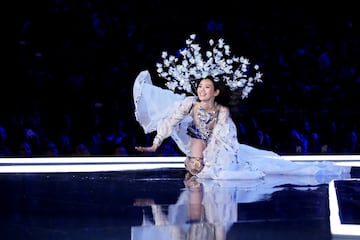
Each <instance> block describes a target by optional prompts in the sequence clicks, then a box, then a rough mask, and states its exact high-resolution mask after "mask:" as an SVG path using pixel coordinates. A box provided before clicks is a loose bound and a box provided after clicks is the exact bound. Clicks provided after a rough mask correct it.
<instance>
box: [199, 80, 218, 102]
mask: <svg viewBox="0 0 360 240" xmlns="http://www.w3.org/2000/svg"><path fill="white" fill-rule="evenodd" d="M219 92H220V90H219V89H217V90H215V86H214V83H213V81H211V80H210V79H207V78H205V79H203V80H201V81H200V83H199V85H198V87H197V95H198V98H199V100H200V101H208V100H210V99H214V98H215V97H216V96H217V95H219Z"/></svg>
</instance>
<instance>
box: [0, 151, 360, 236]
mask: <svg viewBox="0 0 360 240" xmlns="http://www.w3.org/2000/svg"><path fill="white" fill-rule="evenodd" d="M17 160H18V159H17ZM17 160H16V159H7V160H6V161H4V160H3V161H2V162H1V165H0V189H1V205H0V212H1V216H0V222H1V225H0V226H1V227H0V230H1V236H0V238H1V239H2V240H8V239H12V240H15V239H27V240H32V239H37V240H39V239H61V240H64V239H69V240H70V239H76V240H78V239H84V240H85V239H86V240H92V239H101V240H105V239H106V240H110V239H111V240H113V239H114V240H115V239H116V240H122V239H134V240H135V239H136V240H138V239H150V240H152V239H156V240H162V239H167V240H169V239H206V240H210V239H259V240H260V239H286V240H289V239H291V240H295V239H306V240H311V239H314V240H328V239H360V237H359V235H358V234H359V233H360V231H359V229H360V228H359V226H360V198H359V192H360V187H359V186H360V184H359V179H360V169H359V166H357V165H356V166H354V167H353V168H352V175H351V177H350V178H346V179H339V180H341V181H339V180H338V181H335V180H336V179H332V178H330V177H329V178H327V179H324V178H322V179H319V178H316V177H312V176H308V177H298V176H297V177H295V176H288V177H284V176H272V177H265V178H264V179H259V180H248V181H246V180H241V181H219V180H199V179H194V178H185V171H184V169H183V167H182V166H181V162H180V161H179V162H177V161H175V162H171V163H170V165H167V163H164V162H161V161H163V160H164V159H162V160H161V161H159V162H160V166H166V167H162V168H159V167H158V166H155V165H154V164H156V163H154V162H151V161H149V160H148V159H147V160H146V162H140V163H137V165H136V166H132V165H131V163H132V162H133V161H132V160H136V159H128V158H127V159H123V160H124V161H123V162H122V163H119V162H116V163H114V161H115V160H114V159H113V160H111V161H109V162H106V161H104V159H101V161H100V160H99V161H96V163H94V162H91V161H89V159H88V161H87V162H86V164H84V159H79V161H78V162H71V161H73V160H74V159H72V160H71V161H70V160H69V161H70V162H66V161H67V160H66V159H65V160H64V159H63V160H64V161H65V162H66V164H65V163H64V162H61V163H60V162H56V161H57V160H54V161H53V162H52V161H50V160H49V159H45V160H46V161H45V160H44V159H40V160H39V162H36V159H33V160H32V161H33V162H31V160H29V161H30V162H27V163H24V162H17ZM80 160H81V161H80ZM165 161H168V160H166V159H165ZM171 161H172V160H171ZM80 162H81V166H83V167H84V168H83V169H85V170H80V168H79V166H80ZM101 163H106V164H101ZM146 163H150V165H152V167H147V165H146ZM355 163H356V164H358V162H355ZM105 165H106V166H105ZM120 166H129V167H128V168H126V167H125V168H123V169H122V168H120ZM154 166H155V167H154ZM16 167H21V168H17V169H16ZM46 167H49V168H48V169H47V170H46V169H45V168H46ZM92 167H94V169H97V171H96V170H92ZM36 169H37V170H36ZM334 194H335V196H333V195H334ZM331 198H332V199H331ZM334 199H335V200H336V201H335V202H334ZM334 209H335V210H334ZM336 219H340V220H338V221H337V220H336ZM334 223H335V224H334ZM344 225H349V226H351V227H350V228H346V229H345V231H343V230H342V228H341V226H344ZM334 228H338V229H337V230H338V232H337V233H339V234H334ZM344 233H345V234H344Z"/></svg>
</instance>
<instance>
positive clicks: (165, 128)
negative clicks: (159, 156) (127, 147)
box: [135, 97, 195, 152]
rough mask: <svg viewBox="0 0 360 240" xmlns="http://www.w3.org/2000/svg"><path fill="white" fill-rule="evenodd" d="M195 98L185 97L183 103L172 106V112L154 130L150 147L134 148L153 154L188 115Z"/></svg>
mask: <svg viewBox="0 0 360 240" xmlns="http://www.w3.org/2000/svg"><path fill="white" fill-rule="evenodd" d="M194 101H195V97H186V98H185V99H184V100H183V101H181V102H179V103H177V104H174V109H173V111H172V112H171V113H170V114H169V115H168V116H166V117H165V118H163V119H162V120H160V121H159V123H158V125H157V129H156V136H155V138H154V140H153V144H152V146H150V147H141V146H138V147H135V149H136V150H137V151H140V152H155V151H156V150H157V149H158V147H159V146H160V145H161V144H162V142H163V141H164V140H165V139H166V138H168V137H169V136H170V135H171V132H172V130H173V129H174V127H175V126H176V125H177V124H178V123H180V122H181V120H183V119H184V118H185V117H186V116H188V115H189V114H190V111H191V107H192V105H193V103H194Z"/></svg>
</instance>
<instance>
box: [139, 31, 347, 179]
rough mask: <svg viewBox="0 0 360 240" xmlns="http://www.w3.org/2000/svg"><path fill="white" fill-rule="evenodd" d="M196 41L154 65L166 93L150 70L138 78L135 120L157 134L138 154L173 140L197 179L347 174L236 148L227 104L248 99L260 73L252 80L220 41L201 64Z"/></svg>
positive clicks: (244, 61) (334, 168)
mask: <svg viewBox="0 0 360 240" xmlns="http://www.w3.org/2000/svg"><path fill="white" fill-rule="evenodd" d="M194 40H195V35H191V36H190V39H188V40H187V41H186V43H187V47H186V48H183V49H181V52H180V54H179V56H180V57H179V58H178V57H174V56H171V55H170V56H169V55H168V54H167V53H166V52H164V53H163V56H162V57H163V59H164V62H163V63H162V64H161V63H158V64H157V67H158V70H157V71H158V73H159V76H160V77H161V78H163V79H165V80H166V81H167V83H166V86H167V87H168V88H169V89H162V88H160V87H157V86H154V85H153V84H152V81H151V77H150V74H149V72H148V71H142V72H141V73H140V74H139V75H138V76H137V78H136V80H135V83H134V88H133V96H134V103H135V117H136V119H137V121H138V122H139V123H140V125H141V126H142V127H143V129H144V131H145V133H150V132H153V131H157V134H156V136H155V138H154V141H153V144H152V146H149V147H144V146H137V147H135V149H136V150H137V151H140V152H155V151H156V150H157V149H158V147H159V146H160V145H161V143H162V142H163V140H164V139H165V138H167V137H170V136H171V137H172V138H173V140H174V141H175V142H176V143H177V145H178V147H179V148H180V149H181V150H182V152H183V153H184V154H185V155H186V160H185V167H186V169H187V170H188V172H189V173H190V174H192V175H196V176H197V177H199V178H211V179H257V178H261V177H263V176H265V175H269V174H281V175H284V174H287V175H289V174H291V175H317V174H318V175H337V176H339V175H343V174H345V175H348V174H349V172H350V168H349V167H339V166H336V165H333V164H331V163H312V164H298V163H294V162H290V161H287V160H284V159H282V158H281V157H280V156H279V155H278V154H276V153H274V152H271V151H267V150H261V149H257V148H254V147H251V146H248V145H244V144H239V142H238V138H237V130H236V126H235V124H234V122H233V120H232V118H231V116H230V112H229V108H228V106H230V104H233V103H236V102H237V101H239V98H246V97H248V95H249V93H250V91H251V90H252V88H253V86H254V84H255V83H257V82H261V76H262V74H261V73H260V72H259V71H258V66H257V65H255V66H254V68H253V70H255V72H253V73H254V74H253V75H252V76H251V75H250V73H251V71H250V69H249V68H248V66H249V65H250V63H249V61H248V59H246V58H244V57H240V58H239V57H236V56H233V55H231V54H230V50H229V46H227V45H225V43H224V42H223V40H222V39H219V40H218V44H217V45H214V42H213V41H212V40H210V41H209V43H210V46H211V47H212V49H211V50H210V51H207V52H206V57H207V59H205V60H203V56H202V54H201V51H200V49H201V48H200V46H199V45H198V44H195V43H194ZM249 72H250V73H249ZM193 89H196V91H194V90H193ZM194 92H196V93H194ZM187 93H188V94H187ZM189 94H192V95H193V96H192V95H190V96H189Z"/></svg>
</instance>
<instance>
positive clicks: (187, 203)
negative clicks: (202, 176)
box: [132, 177, 237, 240]
mask: <svg viewBox="0 0 360 240" xmlns="http://www.w3.org/2000/svg"><path fill="white" fill-rule="evenodd" d="M184 183H185V186H186V189H185V190H184V192H183V193H182V194H181V195H180V197H179V200H178V202H177V203H176V204H175V205H170V206H169V209H168V214H167V215H166V214H165V213H164V211H163V209H162V206H161V205H156V204H155V202H154V200H153V199H137V200H135V203H134V205H135V206H151V210H152V215H153V219H154V225H150V226H149V225H143V226H138V227H133V228H132V239H138V240H140V239H174V240H181V239H189V240H196V239H198V240H215V239H216V240H222V239H224V240H225V239H226V232H227V230H228V227H230V226H231V225H232V223H233V222H235V221H236V214H237V205H236V203H235V202H234V201H231V200H230V201H222V200H223V199H222V198H223V197H226V198H227V197H229V196H228V194H226V193H225V194H224V193H221V192H217V193H216V195H217V198H218V199H216V198H215V194H214V193H212V192H207V193H205V192H204V186H203V184H202V183H200V182H198V181H196V179H195V178H194V177H193V178H191V179H188V180H185V181H184ZM234 203H235V204H234ZM229 217H230V218H229ZM227 223H229V224H227Z"/></svg>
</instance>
